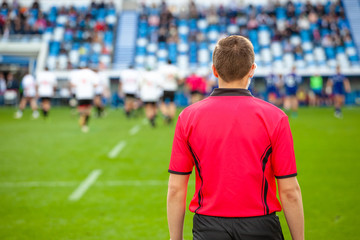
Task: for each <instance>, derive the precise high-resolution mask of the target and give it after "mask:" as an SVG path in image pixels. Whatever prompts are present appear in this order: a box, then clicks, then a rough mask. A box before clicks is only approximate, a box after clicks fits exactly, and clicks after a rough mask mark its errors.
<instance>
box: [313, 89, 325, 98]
mask: <svg viewBox="0 0 360 240" xmlns="http://www.w3.org/2000/svg"><path fill="white" fill-rule="evenodd" d="M312 91H313V92H314V94H315V96H317V97H322V95H323V94H322V90H321V89H313V90H312Z"/></svg>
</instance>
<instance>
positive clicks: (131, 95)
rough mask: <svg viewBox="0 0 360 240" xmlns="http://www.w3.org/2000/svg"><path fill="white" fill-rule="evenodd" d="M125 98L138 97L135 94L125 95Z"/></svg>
mask: <svg viewBox="0 0 360 240" xmlns="http://www.w3.org/2000/svg"><path fill="white" fill-rule="evenodd" d="M125 98H130V99H135V98H136V96H135V94H133V93H125Z"/></svg>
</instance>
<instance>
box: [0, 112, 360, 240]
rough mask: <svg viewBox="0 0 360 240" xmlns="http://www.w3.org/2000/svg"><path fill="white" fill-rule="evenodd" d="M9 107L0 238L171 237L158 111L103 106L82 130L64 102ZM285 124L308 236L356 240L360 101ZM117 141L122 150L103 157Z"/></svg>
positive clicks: (1, 134)
mask: <svg viewBox="0 0 360 240" xmlns="http://www.w3.org/2000/svg"><path fill="white" fill-rule="evenodd" d="M14 111H15V110H14V109H10V108H0V206H1V207H0V239H134V240H135V239H154V240H155V239H156V240H159V239H169V234H168V230H167V220H166V194H167V179H168V173H167V169H168V162H169V157H170V152H171V145H172V138H173V134H174V126H175V125H173V126H165V125H163V123H162V121H161V118H158V128H156V129H152V128H150V126H149V125H147V124H144V121H143V118H138V119H131V120H128V119H126V118H125V117H124V115H123V112H122V111H120V110H109V111H108V116H107V117H106V118H104V119H95V118H93V119H91V122H90V132H89V133H86V134H84V133H82V132H81V131H80V129H79V127H78V125H77V117H76V116H75V115H73V114H71V112H70V110H69V109H67V108H54V109H53V111H52V112H51V120H50V121H44V120H43V119H37V120H32V119H31V113H30V110H27V111H26V112H25V113H24V117H23V118H22V119H20V120H15V119H13V114H14ZM290 124H291V127H292V131H293V137H294V143H295V151H296V158H297V164H298V179H299V182H300V185H301V187H302V194H303V201H304V208H305V225H306V238H307V239H316V240H319V239H346V240H350V239H359V236H358V229H359V226H360V219H359V213H360V204H359V202H360V174H359V169H360V158H359V156H360V144H359V142H360V141H359V138H360V108H352V109H350V108H348V109H344V119H342V120H339V119H336V118H334V117H333V110H332V109H330V108H321V109H315V108H305V109H300V111H299V117H298V118H297V119H290ZM134 127H135V128H134ZM137 130H138V132H136V131H137ZM122 141H125V142H123V143H122V144H126V145H125V147H124V148H123V149H122V150H121V151H120V152H119V154H118V155H117V156H116V157H115V158H109V157H108V154H109V152H110V151H111V150H112V149H113V148H114V147H115V146H116V145H118V144H119V143H121V142H122ZM123 146H124V145H123ZM94 170H101V174H100V175H99V176H98V178H97V179H96V181H95V182H94V183H93V184H92V185H91V186H90V187H89V188H88V189H87V191H86V192H84V194H83V195H82V196H81V198H80V199H78V200H77V201H71V200H69V197H70V196H71V195H72V193H73V192H74V191H75V190H76V189H77V188H78V187H79V185H80V184H81V183H82V182H83V181H84V180H85V179H86V178H88V176H89V175H90V174H91V173H92V172H93V171H94ZM193 181H194V179H193V177H192V179H191V183H190V190H189V193H188V202H189V200H190V198H191V197H192V195H193V192H194V190H193V189H194V183H193ZM279 216H280V220H281V223H282V226H283V230H284V235H285V239H291V237H290V235H289V231H288V229H287V227H286V223H285V219H284V217H283V214H282V213H280V214H279ZM191 228H192V213H190V212H189V211H187V213H186V221H185V239H192V234H191Z"/></svg>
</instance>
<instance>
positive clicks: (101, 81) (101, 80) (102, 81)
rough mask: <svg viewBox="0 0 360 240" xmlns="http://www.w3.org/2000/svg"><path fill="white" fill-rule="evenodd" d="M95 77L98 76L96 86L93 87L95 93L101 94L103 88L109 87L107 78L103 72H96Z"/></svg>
mask: <svg viewBox="0 0 360 240" xmlns="http://www.w3.org/2000/svg"><path fill="white" fill-rule="evenodd" d="M97 77H98V84H97V86H96V88H95V94H96V95H103V94H104V91H105V89H106V88H108V87H109V78H108V76H107V75H106V74H105V73H103V72H99V73H97Z"/></svg>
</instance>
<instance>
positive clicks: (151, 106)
mask: <svg viewBox="0 0 360 240" xmlns="http://www.w3.org/2000/svg"><path fill="white" fill-rule="evenodd" d="M145 115H146V118H147V119H148V120H149V122H150V124H151V126H152V127H155V126H156V124H155V118H156V104H155V103H153V102H148V103H145Z"/></svg>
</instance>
